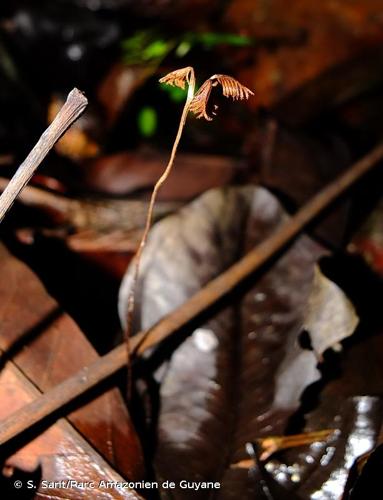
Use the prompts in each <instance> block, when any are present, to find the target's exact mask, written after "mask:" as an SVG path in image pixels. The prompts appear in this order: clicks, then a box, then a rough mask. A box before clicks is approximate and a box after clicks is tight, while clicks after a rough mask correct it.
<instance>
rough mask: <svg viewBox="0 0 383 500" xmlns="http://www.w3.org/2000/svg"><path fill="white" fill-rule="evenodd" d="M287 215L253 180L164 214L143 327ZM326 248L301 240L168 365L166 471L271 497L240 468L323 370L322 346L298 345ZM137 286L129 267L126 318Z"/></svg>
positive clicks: (161, 444) (144, 292)
mask: <svg viewBox="0 0 383 500" xmlns="http://www.w3.org/2000/svg"><path fill="white" fill-rule="evenodd" d="M286 218H287V216H286V214H285V213H284V211H283V210H282V208H281V206H280V205H279V203H278V202H277V200H276V199H275V198H274V197H273V196H272V195H271V194H270V193H268V192H267V191H266V190H264V189H261V188H253V187H244V188H238V189H235V188H232V189H227V190H214V191H210V192H208V193H206V194H205V195H203V196H201V197H200V198H199V199H197V200H196V201H195V202H193V203H192V204H190V205H189V206H187V207H185V208H184V209H182V210H181V211H180V212H179V213H178V214H177V215H173V216H170V217H168V218H166V219H164V220H162V221H161V222H160V223H158V224H157V225H156V226H155V228H154V229H153V231H152V234H151V237H150V240H149V242H148V246H147V248H146V251H145V254H144V258H143V262H142V273H141V278H140V282H139V286H138V293H137V297H139V300H140V302H139V303H138V305H137V316H136V318H135V322H136V325H135V326H136V328H137V329H140V328H148V327H150V326H151V325H152V324H154V323H155V322H156V321H157V320H158V319H159V318H160V317H161V316H163V315H164V314H166V313H168V312H169V311H171V310H173V309H174V308H175V307H177V306H178V305H179V304H181V303H182V302H183V301H185V300H186V299H187V298H188V297H190V296H191V295H192V294H193V293H194V292H196V291H197V290H199V289H200V287H201V286H203V285H204V284H205V283H206V282H207V281H208V280H210V279H211V278H213V277H214V276H216V275H217V274H218V273H220V272H221V271H223V270H224V269H226V268H227V267H228V266H229V265H230V264H232V263H233V262H235V261H236V260H237V259H238V257H239V255H241V254H242V253H244V252H246V250H247V249H248V248H253V247H254V245H256V244H258V243H260V242H261V241H262V240H263V239H264V238H266V237H267V236H268V235H270V234H271V233H272V232H274V231H275V230H276V228H277V227H278V226H279V225H280V224H281V223H282V222H283V221H285V220H286ZM324 253H325V252H324V250H323V249H322V248H321V247H320V246H319V245H317V244H316V243H314V242H313V241H312V240H310V239H309V238H307V237H305V236H302V237H301V238H300V239H299V240H297V242H296V243H295V244H294V245H293V246H292V247H291V248H290V250H289V251H288V252H286V253H285V254H284V255H283V257H281V258H280V259H279V260H278V261H277V262H276V263H275V264H274V266H273V268H272V269H271V270H270V271H268V272H267V273H266V274H265V275H264V276H262V277H261V278H259V279H258V280H257V281H256V282H254V286H253V288H252V289H251V291H249V292H247V293H246V295H244V296H243V297H241V299H239V298H234V299H231V300H230V305H228V306H227V307H226V308H225V309H224V310H223V311H221V312H220V313H219V314H217V315H216V316H215V317H214V318H213V319H211V320H210V321H208V322H207V323H206V324H204V325H203V326H201V327H199V328H197V329H196V330H195V331H194V333H193V334H192V336H191V337H189V338H188V339H187V340H186V341H185V342H183V343H182V345H181V346H180V347H179V348H177V349H176V351H175V352H174V353H173V354H172V356H171V358H170V360H169V364H168V366H165V365H164V366H163V367H162V370H161V371H160V372H159V373H158V374H157V379H158V380H159V381H161V387H160V394H159V397H160V401H161V404H160V415H159V431H158V432H159V438H158V450H157V455H156V470H157V473H158V475H159V477H161V478H166V479H172V480H175V481H179V480H180V479H190V480H192V479H193V478H197V477H198V478H199V479H200V480H211V479H212V478H215V480H220V481H221V490H220V497H222V498H244V499H245V498H254V497H257V496H256V495H257V494H259V495H261V492H260V490H259V489H260V488H261V486H260V483H259V481H257V480H253V479H251V478H249V477H248V476H247V473H246V472H244V471H240V470H235V469H231V468H230V464H233V463H236V462H238V461H239V460H241V459H243V458H245V457H246V453H245V444H246V443H247V442H251V441H254V440H256V439H259V438H262V437H266V436H269V435H270V434H282V433H283V432H284V430H285V427H286V425H287V421H288V418H289V417H290V416H291V415H292V414H293V412H294V411H295V409H296V408H297V407H298V405H299V400H300V396H301V393H302V391H303V389H304V388H305V387H306V386H307V385H309V384H310V383H312V382H313V381H315V380H317V379H318V378H319V373H318V371H317V368H316V358H315V356H314V353H313V352H311V351H309V350H305V349H303V348H301V347H300V346H299V345H298V336H299V334H300V332H301V331H302V328H303V324H304V312H305V310H306V308H307V306H308V297H309V294H310V291H311V290H312V282H313V277H314V269H315V264H316V261H317V259H318V258H319V257H320V256H321V255H323V254H324ZM130 282H131V276H130V274H129V273H128V274H127V276H126V277H125V280H124V282H123V285H122V288H121V293H120V317H121V318H124V317H126V316H125V313H126V311H125V308H126V303H127V302H126V297H127V294H128V292H129V288H130ZM339 293H341V292H339ZM317 429H318V427H317ZM319 429H320V427H319ZM258 479H259V478H258ZM174 497H175V498H189V497H190V498H191V497H192V493H190V494H188V493H187V492H185V491H183V492H179V491H178V492H177V494H175V496H174Z"/></svg>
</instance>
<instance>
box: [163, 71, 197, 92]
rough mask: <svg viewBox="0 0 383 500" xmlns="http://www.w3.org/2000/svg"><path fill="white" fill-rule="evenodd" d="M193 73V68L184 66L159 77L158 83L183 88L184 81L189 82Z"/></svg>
mask: <svg viewBox="0 0 383 500" xmlns="http://www.w3.org/2000/svg"><path fill="white" fill-rule="evenodd" d="M192 74H193V68H192V67H191V66H187V67H186V68H181V69H176V70H175V71H172V72H171V73H168V74H167V75H165V76H163V77H162V78H160V83H166V84H167V85H172V86H174V87H180V88H181V89H184V88H185V84H186V83H188V84H189V83H190V78H191V76H192Z"/></svg>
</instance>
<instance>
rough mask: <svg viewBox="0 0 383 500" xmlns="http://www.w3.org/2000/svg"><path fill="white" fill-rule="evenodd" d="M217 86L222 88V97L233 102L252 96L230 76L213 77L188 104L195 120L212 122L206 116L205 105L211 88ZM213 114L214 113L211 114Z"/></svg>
mask: <svg viewBox="0 0 383 500" xmlns="http://www.w3.org/2000/svg"><path fill="white" fill-rule="evenodd" d="M218 84H220V85H221V86H222V92H223V95H224V96H225V97H231V98H232V99H233V100H235V101H236V100H238V99H241V100H242V99H248V98H249V97H250V96H251V95H254V93H253V92H252V91H251V90H250V89H248V88H247V87H245V86H244V85H242V84H241V83H239V82H238V81H237V80H236V79H235V78H232V77H231V76H227V75H213V76H211V77H210V78H209V79H208V80H206V82H205V83H203V85H201V88H200V89H199V90H198V92H197V93H196V94H195V96H194V98H193V100H192V102H191V104H190V111H191V112H192V113H194V114H195V115H196V116H197V118H205V120H208V121H211V120H212V118H211V117H210V116H209V115H208V114H207V104H208V101H209V97H210V93H211V90H212V88H213V87H215V86H217V85H218ZM213 114H215V113H214V112H213Z"/></svg>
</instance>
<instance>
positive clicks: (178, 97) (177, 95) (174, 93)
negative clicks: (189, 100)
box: [161, 85, 187, 102]
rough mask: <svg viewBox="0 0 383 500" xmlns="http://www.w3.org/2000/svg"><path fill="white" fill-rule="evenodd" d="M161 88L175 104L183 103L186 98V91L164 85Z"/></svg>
mask: <svg viewBox="0 0 383 500" xmlns="http://www.w3.org/2000/svg"><path fill="white" fill-rule="evenodd" d="M161 88H162V90H164V91H165V92H166V93H167V94H168V95H169V97H170V99H171V100H172V101H173V102H181V101H183V100H184V99H185V98H186V92H187V90H186V89H181V88H179V87H172V86H171V85H162V86H161Z"/></svg>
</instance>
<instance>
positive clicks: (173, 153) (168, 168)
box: [125, 68, 195, 399]
mask: <svg viewBox="0 0 383 500" xmlns="http://www.w3.org/2000/svg"><path fill="white" fill-rule="evenodd" d="M194 91H195V76H194V71H193V69H192V68H190V75H189V78H188V93H187V98H186V101H185V105H184V108H183V111H182V115H181V118H180V122H179V126H178V130H177V135H176V138H175V140H174V143H173V147H172V151H171V154H170V158H169V162H168V164H167V166H166V168H165V170H164V172H163V174H162V175H161V177H160V178H159V179H158V181H157V182H156V184H155V186H154V188H153V191H152V195H151V197H150V202H149V208H148V212H147V216H146V222H145V228H144V232H143V235H142V238H141V241H140V244H139V246H138V249H137V252H136V255H135V256H134V268H133V278H132V285H131V288H130V291H129V297H128V309H127V318H126V328H125V341H126V347H127V366H128V382H127V383H128V387H127V394H128V399H130V397H131V389H132V382H131V353H130V349H129V339H130V337H131V335H132V326H133V315H134V306H135V295H136V288H137V282H138V276H139V272H140V263H141V257H142V253H143V251H144V248H145V245H146V241H147V239H148V234H149V230H150V227H151V225H152V219H153V209H154V205H155V202H156V199H157V194H158V191H159V190H160V188H161V186H162V185H163V184H164V183H165V182H166V179H167V178H168V177H169V175H170V173H171V171H172V168H173V164H174V159H175V157H176V154H177V149H178V145H179V143H180V140H181V137H182V132H183V130H184V127H185V123H186V120H187V117H188V114H189V110H190V105H191V102H192V100H193V98H194Z"/></svg>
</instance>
